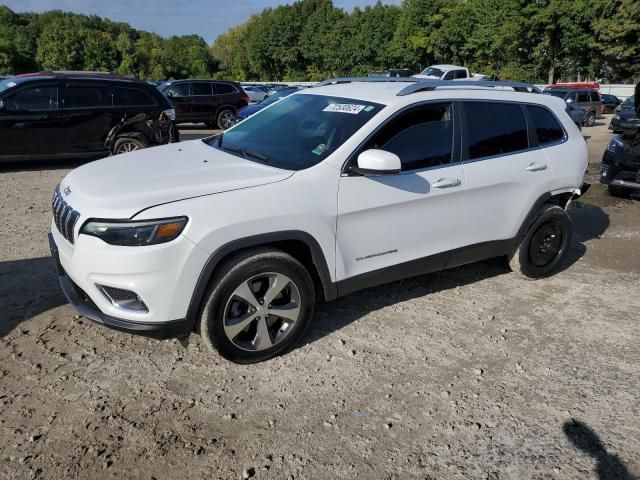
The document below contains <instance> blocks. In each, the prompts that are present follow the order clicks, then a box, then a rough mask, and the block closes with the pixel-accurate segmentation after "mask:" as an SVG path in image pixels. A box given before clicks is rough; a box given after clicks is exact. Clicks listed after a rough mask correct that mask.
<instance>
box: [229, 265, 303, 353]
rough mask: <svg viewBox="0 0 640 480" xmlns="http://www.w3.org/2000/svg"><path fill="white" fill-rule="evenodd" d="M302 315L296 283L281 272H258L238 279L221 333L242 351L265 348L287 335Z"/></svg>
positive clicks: (280, 340) (230, 298) (277, 342)
mask: <svg viewBox="0 0 640 480" xmlns="http://www.w3.org/2000/svg"><path fill="white" fill-rule="evenodd" d="M301 314H302V309H301V298H300V291H299V289H298V287H297V285H296V284H295V283H294V282H293V281H292V280H291V279H290V278H289V277H288V276H286V275H283V274H282V273H276V272H267V273H261V274H258V275H254V276H253V277H251V278H249V279H247V280H245V281H243V282H241V283H240V285H238V286H237V287H236V288H235V290H233V292H232V293H231V295H230V296H229V300H228V301H227V304H226V307H225V309H224V313H223V315H224V317H223V328H224V334H225V336H226V337H227V338H228V339H229V341H231V343H233V344H234V345H235V346H236V347H238V348H240V349H242V350H247V351H262V350H266V349H269V348H271V347H273V346H275V345H277V344H279V343H280V342H282V341H283V340H284V339H285V338H287V337H288V336H289V334H290V333H291V331H292V330H294V328H293V327H294V325H295V324H296V322H297V321H298V320H299V318H300V315H301Z"/></svg>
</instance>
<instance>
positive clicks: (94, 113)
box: [0, 72, 178, 160]
mask: <svg viewBox="0 0 640 480" xmlns="http://www.w3.org/2000/svg"><path fill="white" fill-rule="evenodd" d="M174 118H175V112H174V109H173V106H172V105H171V103H170V102H169V101H168V100H167V98H166V97H165V96H164V95H162V93H160V92H159V91H158V90H157V89H156V88H154V87H153V86H151V85H149V84H148V83H146V82H143V81H138V80H134V79H131V78H128V77H121V76H118V75H111V74H94V73H82V72H42V73H37V74H28V75H20V76H17V77H12V78H8V79H6V80H3V81H1V82H0V158H2V159H3V160H18V159H26V158H30V159H38V158H52V157H60V156H64V157H67V158H69V157H83V158H88V157H95V156H104V155H107V154H109V153H114V154H115V153H124V152H130V151H133V150H138V149H141V148H145V147H148V146H151V145H160V144H165V143H169V142H174V141H177V140H178V132H177V129H176V128H175V125H174V123H173V120H174Z"/></svg>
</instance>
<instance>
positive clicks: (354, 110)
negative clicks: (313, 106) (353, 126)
mask: <svg viewBox="0 0 640 480" xmlns="http://www.w3.org/2000/svg"><path fill="white" fill-rule="evenodd" d="M364 107H365V106H364V105H355V104H352V103H332V104H331V105H329V106H328V107H326V108H325V109H324V110H323V112H337V113H350V114H352V115H357V114H358V113H360V112H361V111H362V110H364Z"/></svg>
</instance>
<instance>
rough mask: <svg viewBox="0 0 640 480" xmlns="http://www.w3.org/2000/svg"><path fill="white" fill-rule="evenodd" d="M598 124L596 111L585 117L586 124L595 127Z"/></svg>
mask: <svg viewBox="0 0 640 480" xmlns="http://www.w3.org/2000/svg"><path fill="white" fill-rule="evenodd" d="M595 124H596V112H589V113H587V117H586V118H585V119H584V125H585V126H586V127H593V126H595Z"/></svg>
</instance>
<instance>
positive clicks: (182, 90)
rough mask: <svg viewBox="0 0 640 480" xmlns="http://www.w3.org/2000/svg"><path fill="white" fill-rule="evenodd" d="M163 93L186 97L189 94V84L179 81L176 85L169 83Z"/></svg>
mask: <svg viewBox="0 0 640 480" xmlns="http://www.w3.org/2000/svg"><path fill="white" fill-rule="evenodd" d="M164 93H165V94H169V93H170V94H172V95H173V96H174V97H188V96H189V84H188V83H179V84H178V85H171V86H170V87H169V88H167V89H165V90H164Z"/></svg>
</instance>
